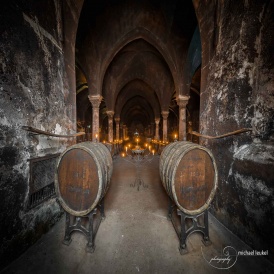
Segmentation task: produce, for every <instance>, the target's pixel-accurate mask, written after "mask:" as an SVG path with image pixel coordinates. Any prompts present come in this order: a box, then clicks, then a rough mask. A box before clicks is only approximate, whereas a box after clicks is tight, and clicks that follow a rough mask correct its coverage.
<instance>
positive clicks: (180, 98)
mask: <svg viewBox="0 0 274 274" xmlns="http://www.w3.org/2000/svg"><path fill="white" fill-rule="evenodd" d="M189 98H190V97H189V96H186V95H179V96H178V97H177V98H176V101H177V104H178V105H179V107H183V108H185V107H186V105H187V103H188V100H189Z"/></svg>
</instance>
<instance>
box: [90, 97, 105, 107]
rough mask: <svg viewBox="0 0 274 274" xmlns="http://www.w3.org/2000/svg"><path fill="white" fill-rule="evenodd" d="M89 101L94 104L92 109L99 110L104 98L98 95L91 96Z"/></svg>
mask: <svg viewBox="0 0 274 274" xmlns="http://www.w3.org/2000/svg"><path fill="white" fill-rule="evenodd" d="M88 99H89V101H90V102H91V104H92V107H94V108H99V107H100V103H101V101H102V99H103V97H102V96H101V95H100V94H97V95H89V96H88Z"/></svg>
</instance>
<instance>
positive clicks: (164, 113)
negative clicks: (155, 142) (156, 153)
mask: <svg viewBox="0 0 274 274" xmlns="http://www.w3.org/2000/svg"><path fill="white" fill-rule="evenodd" d="M168 114H169V111H168V110H163V111H162V116H163V141H167V117H168Z"/></svg>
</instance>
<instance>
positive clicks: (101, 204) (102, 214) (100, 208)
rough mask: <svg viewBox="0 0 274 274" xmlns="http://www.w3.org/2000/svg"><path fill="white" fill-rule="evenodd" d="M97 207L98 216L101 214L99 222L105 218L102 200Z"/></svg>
mask: <svg viewBox="0 0 274 274" xmlns="http://www.w3.org/2000/svg"><path fill="white" fill-rule="evenodd" d="M98 207H99V210H100V214H101V220H102V221H103V220H105V218H106V215H105V202H104V198H103V199H102V200H101V202H100V203H99V205H98Z"/></svg>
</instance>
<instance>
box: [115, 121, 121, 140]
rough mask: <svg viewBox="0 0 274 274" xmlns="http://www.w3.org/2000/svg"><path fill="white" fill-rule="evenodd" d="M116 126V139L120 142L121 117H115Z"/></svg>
mask: <svg viewBox="0 0 274 274" xmlns="http://www.w3.org/2000/svg"><path fill="white" fill-rule="evenodd" d="M114 120H115V124H116V136H115V139H116V140H119V139H120V127H119V126H120V118H119V117H115V118H114Z"/></svg>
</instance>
